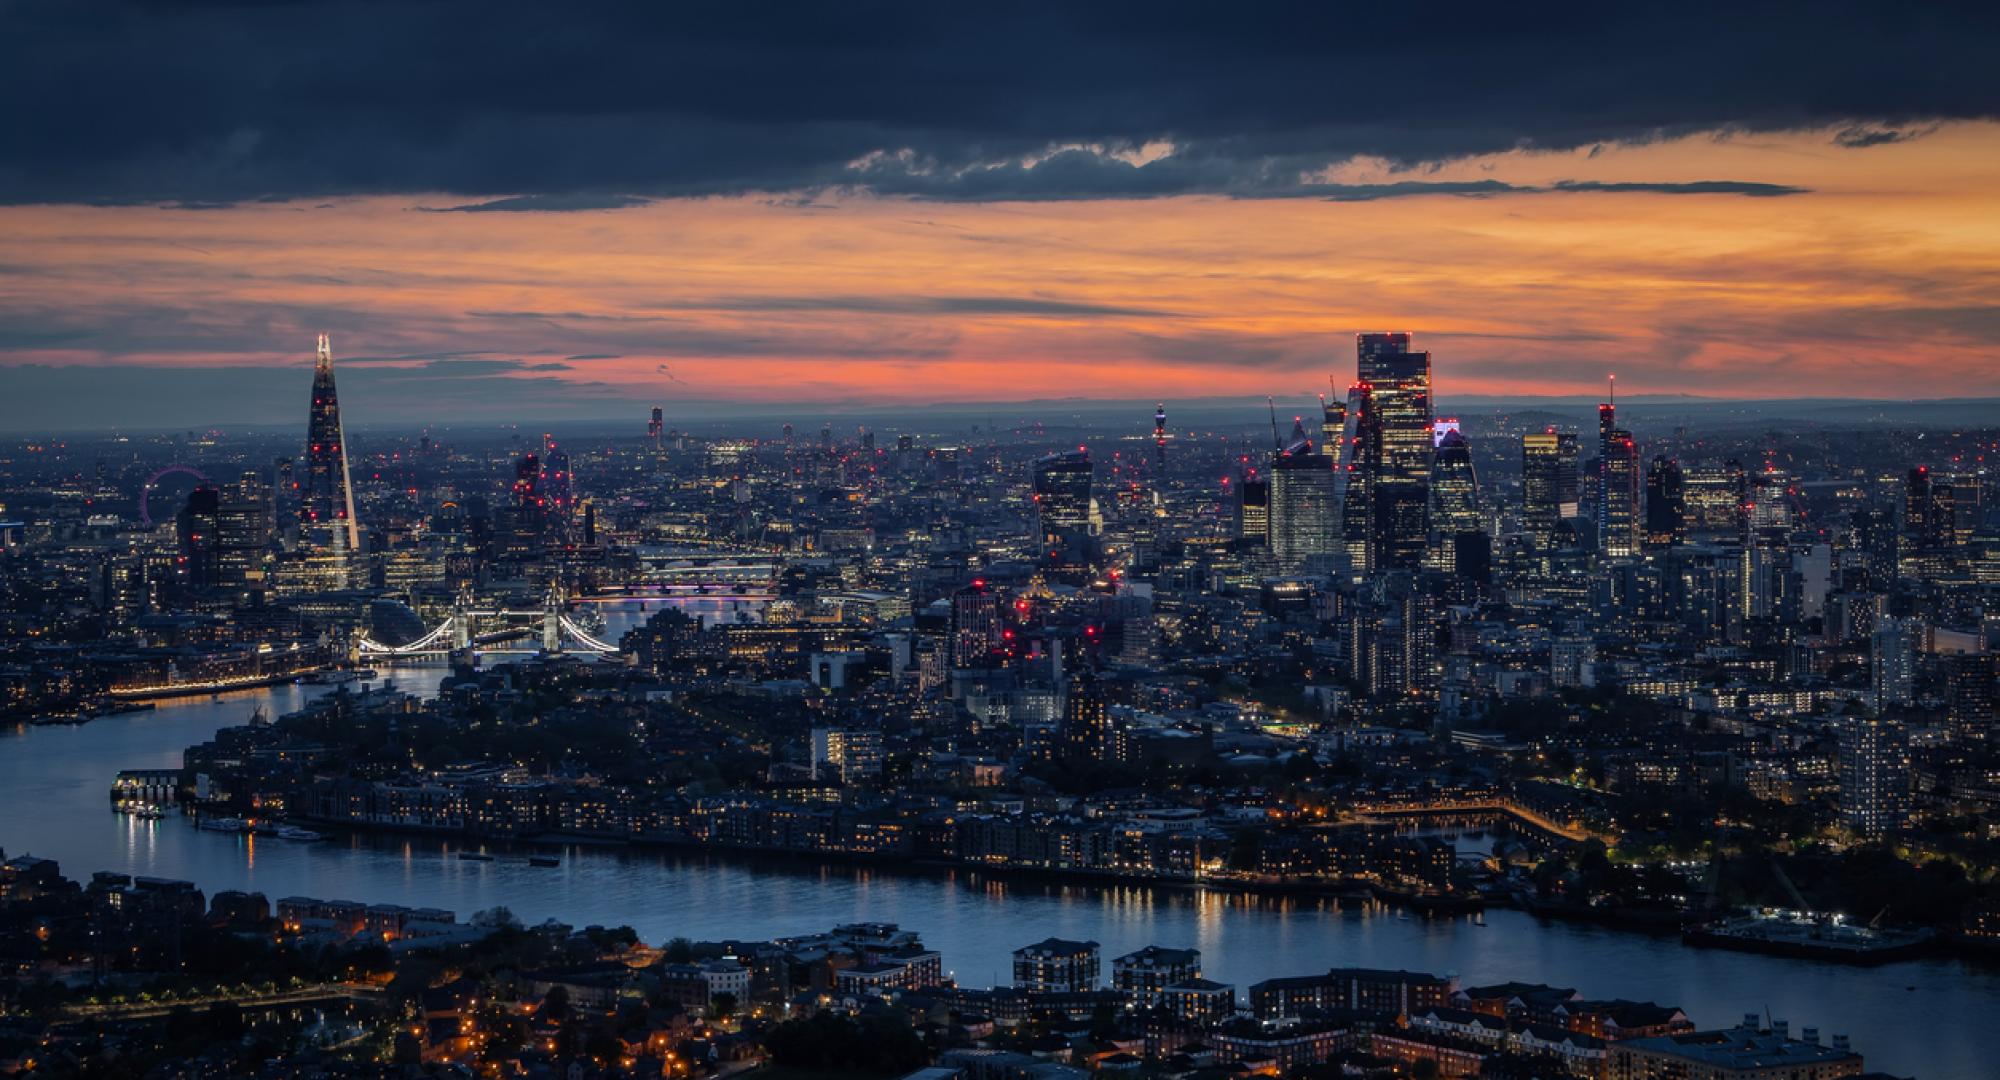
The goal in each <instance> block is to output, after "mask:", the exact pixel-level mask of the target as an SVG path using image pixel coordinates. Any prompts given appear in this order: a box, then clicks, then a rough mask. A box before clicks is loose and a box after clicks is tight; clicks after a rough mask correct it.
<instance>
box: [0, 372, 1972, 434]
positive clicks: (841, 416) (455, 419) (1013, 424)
mask: <svg viewBox="0 0 2000 1080" xmlns="http://www.w3.org/2000/svg"><path fill="white" fill-rule="evenodd" d="M307 387H309V381H308V384H307ZM307 387H301V388H300V389H299V392H298V394H297V395H295V396H296V397H297V400H296V401H295V402H288V403H287V404H288V405H290V406H292V407H291V408H290V409H289V412H290V413H291V414H292V415H286V416H283V417H277V416H274V417H272V418H270V419H268V420H265V419H259V420H244V419H208V420H202V419H194V418H190V419H187V420H185V421H183V422H171V421H165V420H152V421H138V422H131V423H114V424H99V425H94V426H93V425H87V424H71V425H66V426H65V425H59V424H39V425H37V424H26V423H17V422H15V419H14V414H13V412H12V410H11V407H10V406H8V405H7V404H6V403H4V402H0V432H4V433H6V434H7V435H8V436H10V437H32V436H39V435H79V436H81V435H155V434H173V433H178V432H186V431H222V432H227V431H236V432H241V433H246V434H259V435H281V434H283V433H285V432H287V431H296V432H298V433H299V436H300V437H301V438H303V437H304V436H303V432H304V430H305V417H306V403H305V396H306V389H307ZM1317 398H1318V395H1317V394H1316V393H1304V392H1295V393H1292V394H1289V395H1286V394H1244V395H1228V396H1212V397H1197V398H1168V399H1164V400H1163V399H1160V398H1157V397H1155V398H1146V397H1125V398H1114V397H1101V398H1099V397H1070V398H1024V399H1018V400H1011V401H994V402H978V401H962V400H943V401H934V402H925V403H915V404H913V403H902V402H841V403H825V402H819V403H801V405H800V407H799V408H797V409H785V408H783V407H782V406H778V405H774V404H773V403H770V402H759V401H698V402H690V401H686V400H682V401H680V402H678V403H676V402H675V401H674V399H672V398H662V399H660V400H658V401H657V402H647V401H644V400H635V401H634V402H632V404H631V406H630V407H629V408H627V409H625V410H621V411H616V412H613V411H608V410H607V411H602V412H595V413H584V412H578V413H574V414H569V415H561V416H555V415H541V416H536V415H532V414H527V415H520V416H513V415H509V416H491V415H488V416H482V415H471V414H459V415H453V416H439V417H432V418H430V419H427V420H426V419H417V418H398V417H390V418H383V419H370V418H369V416H368V415H367V402H366V400H365V399H362V400H356V398H355V397H354V396H353V395H350V394H348V393H347V392H345V390H343V392H342V403H343V405H342V408H343V415H344V417H345V420H346V424H347V428H348V430H350V431H352V432H357V433H365V432H413V433H420V432H424V431H450V430H477V431H485V432H494V431H503V430H507V429H522V430H529V429H533V430H538V431H539V430H542V429H547V428H571V429H574V428H588V429H596V428H607V429H617V428H621V427H628V428H631V429H632V433H633V436H634V437H635V438H636V437H639V436H640V434H641V433H642V432H643V429H644V425H645V421H646V419H647V416H648V415H649V413H650V410H651V409H652V408H653V407H654V405H655V404H657V405H658V406H659V407H660V408H661V409H662V411H663V417H664V421H665V423H666V425H667V427H668V428H670V429H680V430H687V431H697V430H708V431H712V430H713V429H716V428H718V427H727V426H729V425H750V424H757V423H764V422H768V423H770V424H773V425H777V424H783V423H791V424H793V425H794V426H795V428H796V431H797V433H798V434H799V435H801V436H804V435H806V434H809V433H811V432H816V431H817V429H818V426H819V425H820V424H821V423H822V422H823V421H841V422H843V423H847V422H854V421H873V422H876V423H877V424H878V425H879V424H880V423H881V422H882V421H889V420H905V421H907V420H915V419H917V418H920V417H931V418H934V419H935V420H949V421H952V422H953V423H952V424H951V425H950V426H952V427H965V426H967V425H975V426H979V427H982V428H984V427H987V426H988V425H989V424H990V425H991V426H992V427H994V428H996V429H999V428H1004V429H1009V430H1011V429H1014V428H1017V427H1019V426H1020V425H1022V424H1025V423H1036V422H1040V423H1045V424H1052V425H1056V426H1061V423H1062V422H1063V421H1065V420H1069V419H1083V420H1086V421H1088V422H1091V423H1093V424H1103V423H1104V422H1105V421H1107V420H1111V419H1113V418H1115V417H1117V416H1119V415H1122V414H1123V413H1125V412H1128V411H1129V412H1130V413H1131V425H1132V428H1133V430H1134V431H1135V432H1138V431H1141V430H1142V429H1143V430H1144V431H1150V430H1151V428H1152V417H1153V410H1154V408H1155V407H1156V406H1157V405H1162V404H1164V405H1165V406H1166V408H1167V412H1168V429H1169V431H1170V432H1178V431H1181V430H1184V429H1181V428H1177V427H1176V421H1177V420H1180V421H1185V420H1186V419H1187V418H1189V417H1190V416H1192V417H1193V418H1194V419H1196V420H1197V421H1199V425H1198V426H1201V427H1203V428H1206V429H1213V428H1216V427H1218V426H1221V422H1220V421H1219V419H1218V418H1217V417H1216V416H1215V414H1216V413H1219V412H1223V411H1228V412H1231V413H1234V412H1236V411H1238V410H1241V411H1242V412H1243V414H1244V415H1243V417H1242V419H1241V424H1242V426H1244V427H1248V428H1261V427H1263V426H1264V425H1265V424H1266V423H1267V419H1268V413H1267V412H1266V410H1267V408H1268V407H1269V405H1273V404H1274V405H1275V406H1276V408H1277V411H1278V413H1279V414H1280V415H1281V416H1283V417H1286V418H1289V417H1291V416H1293V415H1295V414H1299V412H1300V409H1301V408H1302V407H1303V406H1306V405H1310V404H1312V403H1314V402H1316V401H1317ZM1603 400H1604V396H1603V395H1589V394H1568V395H1497V394H1466V395H1452V394H1440V395H1438V396H1437V398H1436V410H1437V412H1438V413H1439V414H1440V415H1441V416H1442V415H1446V414H1450V413H1452V412H1454V411H1463V410H1477V411H1479V412H1502V411H1507V410H1516V411H1537V410H1547V411H1572V410H1574V411H1580V412H1582V413H1584V414H1585V416H1584V418H1585V419H1587V418H1588V415H1587V414H1588V412H1589V411H1590V410H1594V409H1595V408H1596V406H1597V404H1598V403H1600V402H1602V401H1603ZM677 404H678V408H679V409H680V410H682V411H680V412H678V413H677V412H676V405H677ZM1617 404H1618V405H1619V407H1620V408H1621V409H1623V410H1629V411H1628V412H1627V415H1628V417H1637V418H1639V419H1640V420H1641V421H1642V422H1644V421H1646V420H1648V419H1654V418H1656V417H1657V416H1658V415H1659V414H1660V413H1661V411H1662V410H1672V409H1675V408H1684V409H1687V410H1690V411H1707V410H1738V411H1744V412H1750V413H1764V414H1769V415H1768V416H1766V417H1762V418H1758V419H1771V420H1776V419H1806V420H1812V421H1814V422H1819V423H1828V424H1836V425H1837V424H1838V423H1839V422H1842V421H1843V420H1844V422H1846V423H1849V424H1857V425H1858V424H1860V423H1862V422H1863V421H1862V420H1861V419H1859V418H1853V417H1847V418H1841V417H1838V416H1834V415H1819V416H1814V415H1812V414H1837V413H1841V412H1853V411H1856V410H1871V411H1873V410H1881V411H1885V412H1889V413H1917V414H1923V413H1927V412H1949V411H1950V410H1954V409H1970V408H1980V407H1987V406H1996V407H2000V396H1994V397H1962V398H1907V399H1893V398H1859V397H1713V396H1703V395H1695V394H1679V395H1676V394H1637V393H1635V394H1629V395H1628V394H1625V393H1623V392H1621V393H1620V394H1619V395H1618V398H1617ZM690 410H697V411H699V412H700V413H701V415H690V412H689V411H690ZM1669 415H1671V413H1670V412H1669ZM1980 419H1983V418H1980V417H1974V418H1972V420H1973V423H1972V424H1971V425H1970V426H1992V427H1995V428H2000V416H1995V417H1994V418H1993V419H1992V420H1991V421H1990V424H1987V425H1981V424H1979V423H1978V422H1977V421H1978V420H1980ZM1735 422H1746V421H1744V420H1742V419H1741V418H1739V419H1738V420H1736V421H1735ZM1875 422H1877V423H1886V424H1889V425H1892V426H1895V425H1902V426H1922V425H1926V424H1928V425H1936V426H1943V427H1964V426H1968V423H1967V421H1966V420H1965V419H1958V418H1951V417H1929V416H1924V415H1912V416H1905V417H1903V418H1900V419H1883V420H1880V421H1875ZM894 426H895V427H897V428H898V429H902V430H911V429H919V428H923V427H926V426H933V427H934V426H938V425H936V424H934V423H933V424H929V425H926V424H924V423H922V422H915V423H899V424H896V425H894Z"/></svg>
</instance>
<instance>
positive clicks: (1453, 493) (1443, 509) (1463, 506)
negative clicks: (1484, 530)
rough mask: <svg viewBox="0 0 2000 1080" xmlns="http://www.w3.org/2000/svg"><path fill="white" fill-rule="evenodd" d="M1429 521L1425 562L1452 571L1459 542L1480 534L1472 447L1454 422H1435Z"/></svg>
mask: <svg viewBox="0 0 2000 1080" xmlns="http://www.w3.org/2000/svg"><path fill="white" fill-rule="evenodd" d="M1430 517H1431V536H1430V550H1429V553H1428V557H1427V561H1428V562H1429V564H1430V565H1431V566H1433V567H1435V568H1436V569H1439V570H1452V569H1455V568H1456V566H1457V551H1458V548H1459V546H1460V543H1461V539H1462V538H1464V537H1465V536H1466V534H1469V533H1478V532H1479V531H1480V527H1479V476H1478V473H1477V472H1476V471H1474V469H1473V467H1472V444H1471V443H1469V442H1467V441H1466V438H1465V433H1464V432H1462V431H1460V430H1459V428H1458V421H1456V420H1440V421H1438V422H1437V437H1436V458H1435V461H1434V462H1433V464H1432V468H1431V515H1430Z"/></svg>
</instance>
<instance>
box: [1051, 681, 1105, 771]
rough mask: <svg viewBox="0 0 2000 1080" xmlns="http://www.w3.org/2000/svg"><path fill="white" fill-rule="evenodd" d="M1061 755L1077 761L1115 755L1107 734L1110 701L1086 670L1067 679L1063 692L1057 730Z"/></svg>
mask: <svg viewBox="0 0 2000 1080" xmlns="http://www.w3.org/2000/svg"><path fill="white" fill-rule="evenodd" d="M1058 735H1059V736H1060V738H1061V742H1062V754H1063V756H1064V757H1065V758H1066V759H1068V760H1070V761H1073V762H1077V763H1079V764H1094V763H1100V762H1106V761H1111V760H1113V759H1115V758H1116V756H1117V755H1116V754H1115V753H1114V751H1115V749H1116V747H1115V746H1114V745H1113V742H1112V736H1111V702H1110V700H1109V699H1107V698H1106V697H1105V694H1104V686H1103V684H1101V683H1099V682H1098V681H1097V677H1096V676H1094V675H1091V674H1090V673H1088V672H1085V673H1084V674H1081V675H1078V676H1076V677H1075V678H1073V679H1071V680H1070V681H1069V686H1068V688H1067V689H1066V690H1065V691H1064V693H1063V714H1062V727H1061V729H1060V730H1059V732H1058Z"/></svg>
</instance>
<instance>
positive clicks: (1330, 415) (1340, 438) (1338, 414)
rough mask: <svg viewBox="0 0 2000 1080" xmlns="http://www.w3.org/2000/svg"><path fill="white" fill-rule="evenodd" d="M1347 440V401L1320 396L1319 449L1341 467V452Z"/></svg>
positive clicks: (1337, 466)
mask: <svg viewBox="0 0 2000 1080" xmlns="http://www.w3.org/2000/svg"><path fill="white" fill-rule="evenodd" d="M1346 442H1347V402H1346V400H1345V399H1342V398H1338V397H1336V398H1328V397H1327V396H1326V395H1325V394H1321V395H1320V398H1319V449H1320V453H1323V454H1325V455H1327V456H1328V457H1329V458H1331V459H1333V466H1334V468H1339V467H1340V453H1341V448H1342V446H1343V445H1344V444H1345V443H1346Z"/></svg>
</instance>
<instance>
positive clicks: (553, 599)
mask: <svg viewBox="0 0 2000 1080" xmlns="http://www.w3.org/2000/svg"><path fill="white" fill-rule="evenodd" d="M492 619H521V620H525V621H529V622H530V624H531V625H533V624H534V623H539V634H540V638H541V642H540V643H541V651H543V652H545V653H550V654H556V653H562V652H568V651H575V652H581V653H589V654H593V655H596V656H609V655H611V654H613V653H616V652H617V651H618V646H616V645H613V644H611V643H610V642H607V641H604V640H602V639H600V638H598V637H597V635H595V634H593V633H591V632H590V631H589V630H587V629H585V628H584V627H583V626H580V625H578V623H577V622H576V620H574V619H572V618H570V617H569V603H568V601H567V600H566V599H565V598H564V596H563V594H562V590H560V589H557V588H553V587H552V588H550V589H549V592H548V595H547V597H546V598H545V599H544V601H543V603H542V606H541V608H540V609H539V610H508V609H504V608H475V607H473V606H472V604H471V602H470V598H469V597H461V598H460V601H459V603H458V604H457V605H456V606H455V607H454V608H453V609H452V612H451V614H449V615H447V616H445V617H444V619H443V621H441V622H439V623H438V624H437V625H436V626H434V627H431V628H430V630H428V631H426V632H425V633H424V634H423V636H421V637H419V638H417V639H416V640H414V641H411V642H408V643H407V644H403V645H387V644H384V643H382V642H379V641H376V640H374V639H373V638H369V637H365V636H364V637H362V638H360V639H359V640H358V641H357V642H356V643H355V645H356V648H358V649H359V650H360V653H361V655H362V657H364V658H370V659H384V660H393V659H397V658H403V657H412V658H413V657H422V656H440V655H445V654H448V653H453V652H458V651H460V650H463V649H471V648H476V647H478V646H482V645H492V644H498V643H501V642H507V641H515V640H518V639H520V638H523V637H528V636H530V635H532V634H534V633H535V632H536V631H535V630H531V629H529V628H527V627H514V628H510V629H506V630H501V631H497V632H488V633H483V634H482V633H479V632H477V628H478V626H479V621H480V620H492Z"/></svg>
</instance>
